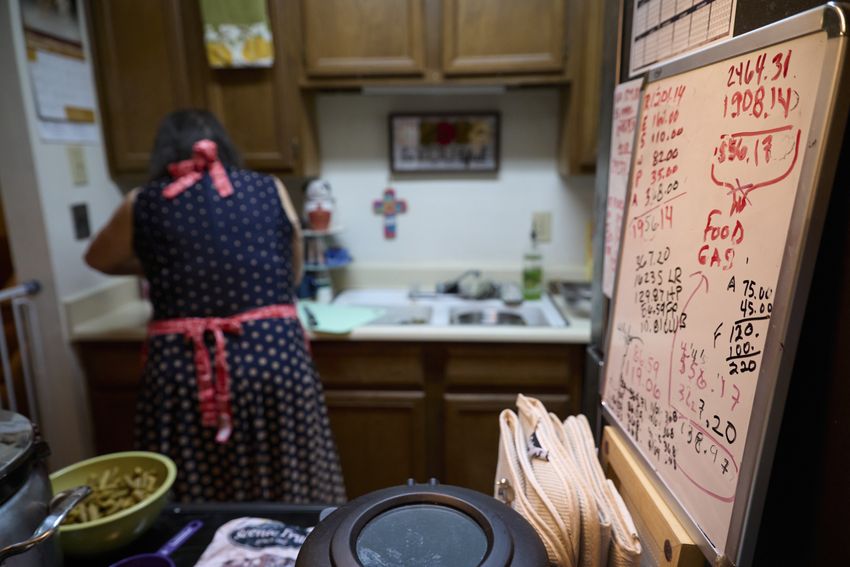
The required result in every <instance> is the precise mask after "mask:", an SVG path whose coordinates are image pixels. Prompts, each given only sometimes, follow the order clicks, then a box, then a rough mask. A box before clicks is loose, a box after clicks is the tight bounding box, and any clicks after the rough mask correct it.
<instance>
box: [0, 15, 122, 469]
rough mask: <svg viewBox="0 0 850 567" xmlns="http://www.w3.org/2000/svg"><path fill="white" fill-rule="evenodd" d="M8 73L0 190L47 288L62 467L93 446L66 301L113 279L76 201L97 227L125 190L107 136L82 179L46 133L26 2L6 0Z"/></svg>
mask: <svg viewBox="0 0 850 567" xmlns="http://www.w3.org/2000/svg"><path fill="white" fill-rule="evenodd" d="M80 5H81V7H84V3H80ZM80 19H81V22H82V23H83V24H84V22H85V18H84V17H81V18H80ZM83 37H84V38H85V37H86V34H85V33H83ZM86 52H87V55H88V46H86ZM89 60H90V58H89ZM0 77H2V88H0V118H2V120H0V125H2V126H0V189H1V190H2V197H3V203H4V207H5V211H6V216H7V219H6V221H7V224H8V226H9V236H10V244H11V248H12V256H13V261H14V264H15V268H16V271H17V274H18V277H19V278H20V279H29V278H36V279H38V280H39V281H41V283H42V284H43V286H44V290H43V292H42V293H41V294H40V295H39V296H38V299H37V308H38V310H39V318H40V321H41V330H42V335H43V338H44V348H45V355H46V361H45V362H46V375H45V376H44V377H43V381H42V382H40V383H39V384H37V390H38V395H39V398H40V406H41V413H42V423H41V426H42V429H43V431H44V433H45V435H46V437H47V441H48V443H49V444H50V446H51V449H52V450H53V455H54V457H53V460H52V464H53V465H54V466H61V465H63V464H67V463H70V462H73V461H76V460H79V459H80V458H82V457H83V456H85V455H87V454H88V453H90V452H91V429H90V424H89V413H88V404H87V402H86V396H85V388H84V381H83V377H82V373H81V371H80V369H79V367H78V364H77V361H76V358H75V356H74V353H73V350H72V348H71V345H70V343H69V341H68V338H67V331H66V325H65V323H64V316H65V314H64V310H63V308H62V299H64V298H67V297H69V296H71V295H74V294H78V293H81V292H84V291H87V290H91V289H93V288H95V287H98V286H102V285H106V284H107V283H108V279H107V278H105V277H103V276H101V275H99V274H96V273H95V272H93V271H92V270H90V269H88V268H87V267H86V266H85V265H84V263H83V261H82V255H83V253H84V251H85V248H86V246H87V244H88V242H87V241H86V240H81V241H78V240H75V238H74V232H73V223H72V217H71V211H70V206H71V205H72V204H76V203H87V204H88V205H89V221H90V225H91V228H92V230H93V231H95V230H97V228H99V227H100V226H101V225H102V224H103V223H104V222H105V221H106V220H107V219H108V217H109V215H110V214H111V211H112V210H113V209H114V207H115V206H116V205H117V204H118V202H119V201H120V198H121V197H120V195H121V194H120V192H119V190H118V189H117V188H116V187H115V186H114V184H113V183H112V182H111V181H110V178H109V174H108V171H107V166H106V162H105V155H104V148H103V146H102V144H96V145H92V146H86V147H85V148H84V153H85V160H86V169H87V172H88V183H87V184H86V185H84V186H79V187H76V186H74V185H73V182H72V178H71V172H70V164H69V161H68V156H67V150H66V147H65V145H63V144H46V143H44V142H42V141H41V140H40V138H39V136H38V133H37V131H36V112H35V107H34V101H33V97H32V92H31V85H30V81H29V76H28V69H27V67H26V50H25V45H24V37H23V32H22V28H21V14H20V5H19V1H18V0H12V1H10V2H2V3H0Z"/></svg>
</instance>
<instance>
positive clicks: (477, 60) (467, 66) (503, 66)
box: [443, 0, 566, 75]
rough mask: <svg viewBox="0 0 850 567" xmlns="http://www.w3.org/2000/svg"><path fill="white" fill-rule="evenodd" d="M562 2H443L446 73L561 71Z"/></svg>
mask: <svg viewBox="0 0 850 567" xmlns="http://www.w3.org/2000/svg"><path fill="white" fill-rule="evenodd" d="M564 4H565V0H521V1H518V0H443V71H444V72H445V73H446V74H447V75H467V74H469V75H478V74H493V73H532V72H554V71H562V70H563V68H564V45H565V40H566V38H565V27H566V26H565V7H564Z"/></svg>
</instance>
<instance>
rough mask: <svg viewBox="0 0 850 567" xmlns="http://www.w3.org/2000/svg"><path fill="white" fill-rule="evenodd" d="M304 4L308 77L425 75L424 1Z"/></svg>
mask: <svg viewBox="0 0 850 567" xmlns="http://www.w3.org/2000/svg"><path fill="white" fill-rule="evenodd" d="M302 6H303V8H302V9H303V12H304V14H303V16H304V56H305V64H306V71H307V74H308V75H310V76H316V77H323V76H324V77H326V76H357V75H419V74H422V72H423V69H424V61H425V56H424V53H425V48H424V40H423V37H424V34H423V25H422V21H423V11H422V8H423V7H422V0H304V1H303V3H302Z"/></svg>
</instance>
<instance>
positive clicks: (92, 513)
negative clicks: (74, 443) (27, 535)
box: [64, 467, 159, 524]
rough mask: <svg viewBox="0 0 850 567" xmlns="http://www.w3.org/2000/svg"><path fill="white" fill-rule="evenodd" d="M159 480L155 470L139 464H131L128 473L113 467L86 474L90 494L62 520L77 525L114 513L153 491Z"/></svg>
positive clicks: (137, 501) (141, 499)
mask: <svg viewBox="0 0 850 567" xmlns="http://www.w3.org/2000/svg"><path fill="white" fill-rule="evenodd" d="M158 482H159V478H158V477H157V475H156V473H155V472H153V471H151V470H146V469H143V468H142V467H134V468H133V470H132V472H131V473H129V474H128V473H126V472H124V473H122V472H121V471H119V469H118V468H117V467H113V468H111V469H108V470H105V471H103V472H102V473H100V474H92V475H89V478H88V484H89V486H91V487H92V493H91V494H90V495H89V496H88V497H87V498H86V499H85V500H83V501H82V502H81V503H80V504H79V505H77V506H76V507H75V508H74V509H73V510H71V513H70V514H68V517H67V518H66V519H65V522H64V523H65V524H80V523H85V522H91V521H94V520H97V519H99V518H104V517H108V516H111V515H113V514H117V513H118V512H120V511H122V510H126V509H127V508H129V507H131V506H135V505H136V504H138V503H139V502H142V501H143V500H145V499H146V498H147V497H149V496H150V495H151V494H153V493H154V491H155V490H156V487H157V485H158Z"/></svg>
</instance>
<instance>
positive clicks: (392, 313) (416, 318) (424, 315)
mask: <svg viewBox="0 0 850 567" xmlns="http://www.w3.org/2000/svg"><path fill="white" fill-rule="evenodd" d="M369 307H380V308H381V309H383V310H384V311H385V313H384V314H383V315H381V316H380V317H379V318H377V319H375V320H374V321H372V322H371V323H369V324H370V325H427V324H429V323H430V322H431V308H430V307H428V306H426V305H392V306H385V305H380V306H372V305H370V306H369Z"/></svg>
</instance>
